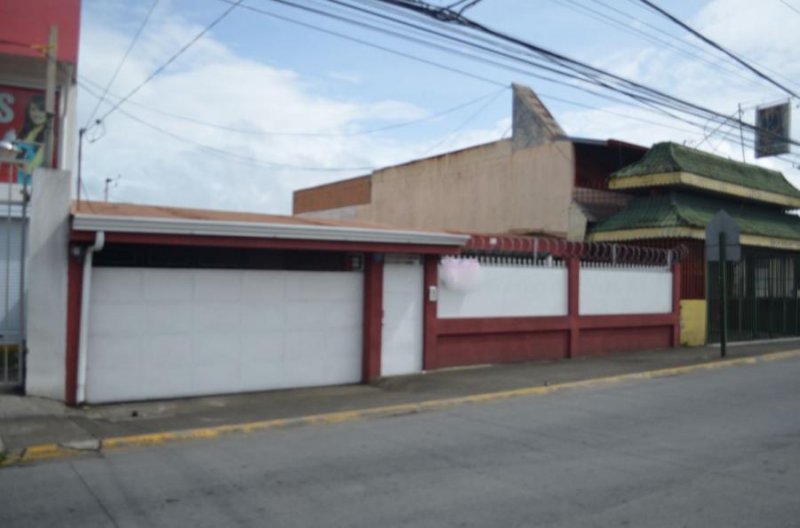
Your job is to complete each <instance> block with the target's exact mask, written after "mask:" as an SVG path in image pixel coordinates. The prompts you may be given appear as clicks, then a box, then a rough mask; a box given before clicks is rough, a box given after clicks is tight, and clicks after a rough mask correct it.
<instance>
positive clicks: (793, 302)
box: [706, 248, 800, 342]
mask: <svg viewBox="0 0 800 528" xmlns="http://www.w3.org/2000/svg"><path fill="white" fill-rule="evenodd" d="M707 266H708V273H707V274H706V277H707V279H706V280H707V289H706V291H707V292H708V297H707V299H708V338H709V341H710V342H717V341H719V339H720V328H721V324H720V323H721V320H720V297H721V295H720V283H719V263H717V262H710V263H708V264H707ZM727 266H728V268H727V284H726V285H725V287H726V293H727V295H728V316H727V319H728V321H727V322H728V339H730V340H740V341H741V340H748V339H762V338H775V337H791V336H798V335H800V298H799V297H798V294H799V293H800V290H799V289H798V286H800V282H799V281H798V279H800V254H798V253H796V252H788V251H769V250H759V249H754V248H742V259H741V261H740V262H737V263H728V264H727Z"/></svg>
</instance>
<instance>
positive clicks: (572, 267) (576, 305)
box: [567, 257, 581, 358]
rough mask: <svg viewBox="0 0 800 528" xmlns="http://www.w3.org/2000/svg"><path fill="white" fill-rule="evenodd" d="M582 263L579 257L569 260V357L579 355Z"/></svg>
mask: <svg viewBox="0 0 800 528" xmlns="http://www.w3.org/2000/svg"><path fill="white" fill-rule="evenodd" d="M580 292H581V261H580V260H579V259H578V258H577V257H570V258H569V259H567V317H568V319H569V347H568V348H567V357H568V358H570V357H573V356H576V355H577V354H578V346H579V343H578V333H579V331H580V330H579V328H578V317H579V312H580Z"/></svg>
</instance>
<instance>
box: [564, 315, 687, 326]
mask: <svg viewBox="0 0 800 528" xmlns="http://www.w3.org/2000/svg"><path fill="white" fill-rule="evenodd" d="M674 322H675V315H674V314H671V313H665V314H629V315H583V316H581V317H580V318H578V326H579V327H580V329H581V330H585V329H586V330H588V329H594V328H643V327H648V326H672V324H673V323H674Z"/></svg>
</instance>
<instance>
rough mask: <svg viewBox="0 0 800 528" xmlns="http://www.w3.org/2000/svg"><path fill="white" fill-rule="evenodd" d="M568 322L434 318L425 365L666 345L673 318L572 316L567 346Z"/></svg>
mask: <svg viewBox="0 0 800 528" xmlns="http://www.w3.org/2000/svg"><path fill="white" fill-rule="evenodd" d="M570 323H571V321H570V318H569V317H566V316H565V317H513V318H485V319H438V320H437V321H436V329H437V332H436V335H435V336H434V337H433V338H432V343H431V346H430V347H429V349H428V353H427V356H426V362H425V365H426V366H425V368H426V369H437V368H444V367H458V366H469V365H485V364H492V363H514V362H524V361H538V360H553V359H566V358H570V357H581V356H591V355H600V354H610V353H614V352H629V351H634V350H654V349H659V348H669V347H671V346H672V344H673V341H672V340H673V334H674V326H675V324H677V318H676V317H675V316H673V315H672V314H663V315H636V316H599V317H598V316H595V317H578V318H576V319H575V329H574V330H575V332H574V333H575V334H576V335H577V337H576V339H575V340H574V342H573V344H572V345H571V344H570V333H571V327H570ZM570 346H572V347H573V348H572V349H570Z"/></svg>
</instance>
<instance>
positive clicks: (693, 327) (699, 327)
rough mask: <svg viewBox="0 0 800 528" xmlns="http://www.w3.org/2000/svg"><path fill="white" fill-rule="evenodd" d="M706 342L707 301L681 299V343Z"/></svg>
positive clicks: (697, 344)
mask: <svg viewBox="0 0 800 528" xmlns="http://www.w3.org/2000/svg"><path fill="white" fill-rule="evenodd" d="M705 344H706V301H704V300H702V299H684V300H682V301H681V345H683V346H701V345H705Z"/></svg>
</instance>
